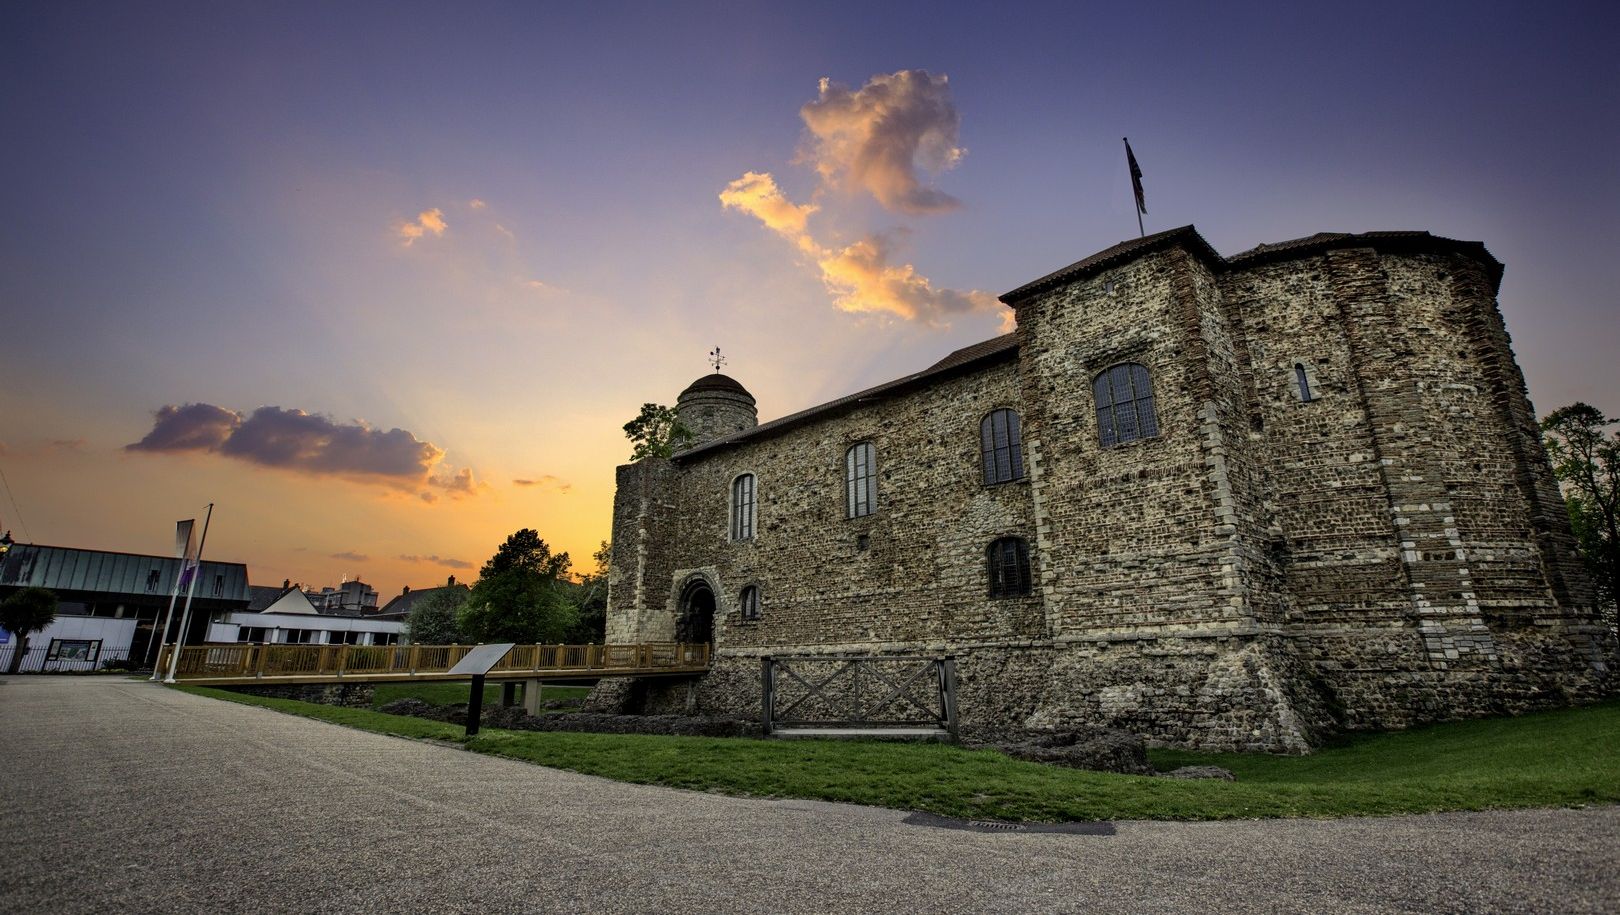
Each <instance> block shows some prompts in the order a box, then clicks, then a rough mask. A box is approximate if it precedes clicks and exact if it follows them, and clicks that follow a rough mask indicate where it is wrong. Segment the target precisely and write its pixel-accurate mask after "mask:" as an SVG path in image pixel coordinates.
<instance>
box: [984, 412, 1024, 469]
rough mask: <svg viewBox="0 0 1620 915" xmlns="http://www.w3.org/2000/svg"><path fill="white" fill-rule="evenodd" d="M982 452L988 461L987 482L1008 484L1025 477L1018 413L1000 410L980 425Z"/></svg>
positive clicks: (985, 462)
mask: <svg viewBox="0 0 1620 915" xmlns="http://www.w3.org/2000/svg"><path fill="white" fill-rule="evenodd" d="M979 452H980V455H981V456H982V457H983V459H984V482H985V484H986V485H989V484H991V483H1008V482H1011V481H1013V480H1022V479H1023V478H1024V446H1023V442H1022V440H1021V438H1020V435H1019V428H1018V414H1017V413H1015V412H1013V411H1012V410H996V411H995V412H993V413H991V414H990V415H989V416H986V417H985V418H984V419H983V420H981V421H980V422H979Z"/></svg>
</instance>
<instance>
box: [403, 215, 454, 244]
mask: <svg viewBox="0 0 1620 915" xmlns="http://www.w3.org/2000/svg"><path fill="white" fill-rule="evenodd" d="M448 228H450V224H449V223H447V222H445V221H444V211H443V210H441V209H439V208H438V207H434V208H433V209H430V210H423V211H422V212H420V213H418V214H417V215H416V219H414V220H406V221H405V222H403V223H401V224H400V226H399V237H400V240H401V241H402V242H404V244H405V247H407V248H408V247H410V246H411V245H413V244H415V243H416V240H417V239H419V238H422V237H424V236H426V235H429V234H431V235H433V236H434V237H438V236H440V235H443V234H444V231H445V230H446V229H448Z"/></svg>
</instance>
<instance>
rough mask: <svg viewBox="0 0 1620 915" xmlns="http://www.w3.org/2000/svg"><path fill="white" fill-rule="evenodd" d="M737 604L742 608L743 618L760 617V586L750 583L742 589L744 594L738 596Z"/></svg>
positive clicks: (755, 618) (752, 618)
mask: <svg viewBox="0 0 1620 915" xmlns="http://www.w3.org/2000/svg"><path fill="white" fill-rule="evenodd" d="M737 606H738V607H739V608H740V609H741V610H742V618H743V619H745V620H757V619H759V586H758V585H749V586H748V587H746V588H744V589H742V594H741V595H740V596H739V597H738V598H737Z"/></svg>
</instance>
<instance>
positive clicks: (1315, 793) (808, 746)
mask: <svg viewBox="0 0 1620 915" xmlns="http://www.w3.org/2000/svg"><path fill="white" fill-rule="evenodd" d="M177 688H179V689H183V690H185V691H186V692H190V693H195V694H197V695H203V696H212V697H214V698H220V699H229V700H231V701H233V702H242V703H246V704H250V705H261V706H266V707H269V708H274V709H278V710H281V711H285V712H291V713H293V714H299V715H306V716H308V717H311V718H319V719H322V720H325V721H331V722H334V723H337V724H344V725H348V726H350V727H357V728H362V729H365V730H369V731H377V732H380V733H384V734H398V735H401V736H405V737H417V738H435V739H441V740H454V741H464V742H465V743H466V745H467V747H468V749H471V750H475V751H478V752H481V753H492V754H496V755H500V756H508V757H512V758H514V759H522V760H527V761H529V762H534V763H539V764H541V765H546V766H553V767H556V768H559V769H571V770H573V771H576V772H584V773H588V774H591V775H600V776H603V777H606V778H613V779H618V780H620V781H626V782H636V783H641V784H656V785H669V786H671V787H676V788H689V789H693V790H699V791H720V792H724V793H727V794H738V795H752V796H761V797H801V798H815V799H819V800H829V801H845V802H849V803H855V804H871V805H875V806H880V807H894V808H898V809H902V810H926V811H929V812H931V813H937V814H942V815H945V816H957V817H970V818H984V819H1004V820H1040V821H1066V820H1111V819H1176V820H1209V819H1230V818H1241V817H1292V816H1313V817H1322V816H1347V815H1388V814H1399V813H1421V812H1430V811H1439V810H1483V809H1490V808H1505V807H1543V806H1575V805H1582V804H1589V803H1615V802H1620V702H1613V701H1612V702H1606V703H1603V704H1601V705H1596V706H1589V707H1586V708H1581V709H1566V710H1561V711H1554V712H1543V713H1539V714H1536V715H1527V716H1524V717H1522V718H1512V719H1493V720H1489V721H1466V722H1457V723H1453V724H1443V725H1435V726H1433V727H1428V728H1422V729H1419V730H1414V731H1405V732H1400V733H1391V734H1377V735H1370V736H1363V737H1356V738H1352V739H1349V740H1347V741H1345V742H1344V743H1343V744H1342V745H1340V746H1335V747H1330V748H1328V749H1324V750H1322V751H1320V752H1318V753H1316V754H1314V755H1312V756H1306V757H1276V756H1264V755H1251V754H1205V753H1185V752H1176V751H1168V750H1160V751H1154V752H1153V754H1152V757H1153V762H1154V764H1155V765H1157V766H1159V767H1160V768H1170V767H1174V766H1183V765H1194V764H1205V765H1217V766H1223V767H1225V768H1228V769H1231V770H1232V771H1233V772H1235V773H1237V776H1238V781H1237V782H1221V781H1181V780H1176V779H1163V778H1142V777H1136V776H1126V775H1107V774H1103V773H1098V772H1082V771H1078V770H1073V769H1063V768H1057V767H1053V766H1045V765H1041V764H1038V763H1029V762H1020V761H1018V760H1014V759H1009V758H1007V757H1005V756H1003V755H1001V754H1000V753H996V752H994V751H990V750H964V749H961V748H959V747H953V746H946V745H942V744H911V743H877V742H870V741H832V740H814V741H812V740H803V741H801V740H743V739H717V738H701V737H655V736H646V735H615V734H569V733H539V732H532V731H504V730H497V729H493V728H490V729H485V730H484V731H483V732H482V733H480V734H479V735H478V736H477V737H475V738H473V739H472V740H470V741H468V740H466V739H465V737H464V736H463V729H462V728H460V727H458V726H456V725H450V724H443V723H440V722H432V721H423V720H421V719H416V718H405V717H400V716H395V715H384V714H382V713H380V712H374V711H368V710H365V709H345V708H336V707H332V706H324V705H314V704H310V703H304V702H294V701H291V700H287V699H267V698H263V697H259V696H248V695H243V694H239V693H230V692H225V691H222V690H214V689H207V688H204V687H177Z"/></svg>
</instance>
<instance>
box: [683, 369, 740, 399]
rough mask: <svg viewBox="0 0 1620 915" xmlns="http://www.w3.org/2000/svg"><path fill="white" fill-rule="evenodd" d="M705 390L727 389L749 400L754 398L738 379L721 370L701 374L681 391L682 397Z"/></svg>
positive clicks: (728, 391)
mask: <svg viewBox="0 0 1620 915" xmlns="http://www.w3.org/2000/svg"><path fill="white" fill-rule="evenodd" d="M704 391H725V392H727V393H730V394H741V395H742V396H744V397H746V398H748V399H749V400H753V399H754V395H752V394H750V393H748V389H747V388H745V387H743V386H742V384H741V383H739V382H738V381H737V379H735V378H732V377H731V376H730V375H722V374H721V373H719V372H710V373H709V374H707V375H703V376H700V377H699V378H698V380H696V381H694V382H692V383H691V384H689V385H687V386H686V390H684V391H682V392H681V399H685V398H686V397H687V395H690V394H700V393H702V392H704Z"/></svg>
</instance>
